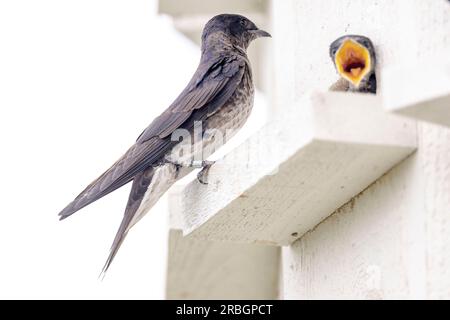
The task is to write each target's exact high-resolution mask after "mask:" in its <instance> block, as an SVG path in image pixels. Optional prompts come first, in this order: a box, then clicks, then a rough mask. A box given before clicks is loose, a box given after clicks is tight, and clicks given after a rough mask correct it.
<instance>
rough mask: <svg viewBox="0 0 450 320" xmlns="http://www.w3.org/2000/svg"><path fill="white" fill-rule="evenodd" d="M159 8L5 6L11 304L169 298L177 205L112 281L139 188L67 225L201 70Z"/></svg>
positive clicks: (0, 210) (129, 4) (4, 282)
mask: <svg viewBox="0 0 450 320" xmlns="http://www.w3.org/2000/svg"><path fill="white" fill-rule="evenodd" d="M156 10H157V7H156V2H155V1H143V0H139V1H138V0H135V1H125V0H122V1H118V0H115V1H112V0H78V1H61V0H54V1H49V0H45V1H43V0H41V1H35V0H28V1H24V0H15V1H3V0H2V1H0V137H1V138H0V139H1V140H0V142H1V158H0V161H1V166H0V170H1V172H0V177H1V180H0V192H1V193H0V195H1V198H0V298H44V299H45V298H61V299H64V298H87V299H89V298H147V299H156V298H164V282H165V279H164V277H165V270H166V259H167V204H166V201H160V202H159V203H158V205H157V206H156V207H155V208H153V210H152V211H151V213H150V214H148V215H147V216H146V218H145V219H143V220H142V221H141V222H140V223H139V224H138V225H137V226H136V227H135V228H133V230H132V231H131V232H130V233H129V235H128V237H127V239H126V241H125V242H124V244H123V246H122V248H121V250H120V251H119V253H118V255H117V256H116V259H115V260H114V262H113V265H112V266H111V268H110V270H109V272H108V273H107V275H106V278H105V279H104V280H103V281H99V280H98V275H99V273H100V271H101V268H102V266H103V264H104V262H105V259H106V257H107V255H108V250H109V247H110V245H111V243H112V240H113V238H114V235H115V233H116V230H117V228H118V226H119V224H120V221H121V219H122V215H123V210H124V208H125V204H126V201H127V198H128V191H129V187H130V186H129V185H128V186H126V187H124V188H122V189H120V190H118V191H116V192H114V193H113V194H111V195H109V196H107V197H105V198H103V199H101V200H99V201H98V202H96V203H94V204H93V205H90V206H89V207H87V208H85V209H83V210H81V211H80V212H79V213H77V214H75V215H74V216H72V217H70V218H68V219H66V220H64V221H62V222H59V221H58V219H57V213H58V212H59V211H60V210H61V209H62V208H64V207H65V205H67V204H68V203H69V202H70V201H71V200H72V199H73V197H74V196H76V195H77V194H78V193H79V192H80V191H81V190H82V189H84V187H85V186H86V185H87V184H88V183H90V182H91V181H92V180H93V179H95V178H96V177H97V176H98V175H99V174H101V173H102V172H103V171H104V170H106V169H107V168H108V167H109V166H110V165H111V164H113V163H114V162H115V160H116V159H117V158H118V157H119V156H121V155H122V153H123V152H124V151H126V150H127V148H128V147H129V146H130V145H131V144H132V143H133V142H134V141H135V139H136V137H137V136H138V135H139V134H140V133H141V131H142V130H143V129H144V128H145V127H146V126H147V125H148V124H149V123H150V122H151V120H152V119H153V118H154V117H155V116H157V115H158V114H159V113H160V112H161V111H162V110H163V109H165V108H166V107H167V106H168V105H169V104H170V103H171V102H172V101H173V100H174V98H176V96H177V94H178V93H179V92H180V91H181V90H182V89H183V87H184V85H185V84H186V83H187V82H188V80H189V79H190V76H191V75H192V73H193V72H194V70H195V68H196V66H197V63H198V59H199V49H198V47H196V46H195V45H194V44H192V43H191V42H190V41H189V40H187V39H185V38H184V37H183V36H182V35H180V34H179V33H178V32H176V31H175V30H174V29H173V28H172V23H171V21H170V19H169V18H168V17H162V16H158V15H157V13H156ZM260 110H262V109H260ZM260 119H262V118H261V117H258V120H257V121H256V122H257V123H258V125H259V124H260ZM253 123H255V121H254V120H253ZM253 127H254V126H253Z"/></svg>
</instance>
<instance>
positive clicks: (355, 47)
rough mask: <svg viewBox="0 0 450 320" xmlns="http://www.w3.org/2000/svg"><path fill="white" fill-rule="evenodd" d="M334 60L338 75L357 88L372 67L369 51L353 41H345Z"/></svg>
mask: <svg viewBox="0 0 450 320" xmlns="http://www.w3.org/2000/svg"><path fill="white" fill-rule="evenodd" d="M334 58H335V61H334V62H335V64H336V68H337V71H338V73H339V74H340V75H341V76H342V77H343V78H345V79H347V80H348V81H350V82H351V83H353V85H355V86H356V87H358V86H359V84H360V83H361V80H362V79H364V77H365V76H366V75H367V74H368V73H369V72H370V70H371V67H372V61H371V56H370V52H369V50H368V49H367V48H366V47H364V46H362V45H361V44H359V43H358V42H356V41H353V40H351V39H348V40H346V41H344V43H343V44H342V45H341V47H340V48H339V50H338V51H337V52H336V55H335V57H334Z"/></svg>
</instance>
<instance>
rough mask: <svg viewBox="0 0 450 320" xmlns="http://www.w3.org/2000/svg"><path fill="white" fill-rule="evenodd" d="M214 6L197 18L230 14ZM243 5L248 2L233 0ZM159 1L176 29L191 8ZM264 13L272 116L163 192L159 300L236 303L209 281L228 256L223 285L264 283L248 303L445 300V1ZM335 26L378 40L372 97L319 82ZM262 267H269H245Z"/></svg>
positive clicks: (449, 7) (448, 94)
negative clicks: (167, 199)
mask: <svg viewBox="0 0 450 320" xmlns="http://www.w3.org/2000/svg"><path fill="white" fill-rule="evenodd" d="M188 2H190V3H191V4H193V5H194V4H195V3H197V2H196V1H193V0H191V1H188ZM160 3H161V4H163V3H171V1H167V0H161V1H160ZM202 3H203V2H202ZM208 3H210V2H208ZM212 3H214V5H213V4H212ZM219 3H225V2H223V1H217V2H216V1H212V2H211V6H212V7H213V8H212V9H211V8H209V5H208V7H207V10H206V9H205V10H206V12H203V11H202V13H201V14H204V15H209V14H210V12H212V11H214V12H216V11H221V10H222V12H223V11H229V10H228V9H227V8H225V7H223V5H220V4H219ZM242 3H245V6H246V5H247V4H248V5H250V4H253V1H249V2H245V1H239V2H236V3H234V2H233V5H236V6H237V7H236V8H239V4H242ZM255 3H257V1H255ZM172 5H173V6H174V7H177V6H176V5H175V4H174V3H172ZM199 6H200V5H199ZM161 8H162V9H161V10H162V12H166V13H170V14H172V15H174V17H175V24H176V23H177V22H176V21H177V19H179V17H181V16H184V13H183V12H184V11H183V10H184V9H180V7H177V10H179V12H176V13H175V11H173V13H171V11H170V10H175V9H170V10H169V9H167V7H164V6H161ZM164 8H166V9H164ZM208 8H209V9H208ZM252 8H255V7H252ZM258 8H262V7H258ZM263 8H264V9H263V10H262V11H258V12H263V14H264V15H265V16H267V15H270V21H271V22H270V24H269V25H271V29H269V31H270V32H271V33H272V35H273V39H272V40H271V41H272V45H273V60H272V62H271V63H272V65H273V67H274V69H273V73H270V72H269V73H268V74H264V73H261V75H262V78H265V79H270V81H265V83H271V85H269V86H266V91H267V92H268V93H269V94H270V95H271V96H272V97H273V99H272V100H271V103H272V106H271V109H272V110H273V113H272V117H271V121H270V122H269V123H268V124H267V125H266V126H265V127H263V128H262V129H261V130H260V131H258V132H256V133H255V134H254V135H253V136H252V137H251V138H249V139H248V140H247V141H246V142H245V143H244V144H242V145H241V146H239V147H238V148H236V149H235V150H233V151H232V152H230V153H229V154H228V155H227V156H226V157H224V158H223V159H222V160H220V161H219V162H217V163H216V164H215V166H213V167H212V169H211V171H210V175H209V185H207V186H204V185H200V184H198V183H197V182H196V181H193V182H191V183H190V184H188V185H187V186H185V187H183V188H182V189H181V190H176V192H175V193H173V194H172V199H173V197H176V199H178V200H177V201H172V202H173V203H176V204H177V205H176V208H175V207H173V208H172V214H173V217H176V218H175V219H172V221H176V222H173V224H172V226H173V227H172V229H173V231H171V236H170V248H171V253H170V258H169V272H168V297H171V298H175V297H176V298H199V297H220V298H233V297H237V298H241V297H243V296H244V295H239V294H240V293H239V292H238V291H234V290H231V291H227V290H226V288H224V287H221V285H218V286H217V287H215V288H214V287H210V285H211V284H212V282H211V281H209V280H203V279H208V278H207V277H205V276H204V275H207V274H210V273H214V271H215V270H220V271H218V272H219V273H218V274H221V272H222V271H223V270H221V269H220V266H222V265H224V264H225V265H227V263H226V262H223V263H221V262H222V260H220V259H218V252H224V253H226V254H225V255H226V256H227V257H230V258H229V260H228V261H233V263H232V264H230V265H232V267H230V269H229V270H228V271H227V272H228V273H227V276H229V278H227V279H228V281H230V282H232V281H233V280H231V278H233V279H234V280H235V281H236V282H235V283H234V284H235V285H237V284H238V283H244V282H245V280H248V282H245V283H246V285H249V283H250V282H252V281H253V282H254V283H258V284H259V285H261V286H262V287H261V289H258V290H257V291H258V292H253V291H246V292H245V296H246V297H250V296H253V295H254V296H253V297H254V298H262V297H268V296H272V297H275V296H278V297H281V298H286V299H317V298H333V299H336V298H338V299H339V298H359V299H361V298H362V299H364V298H368V299H389V298H450V272H449V271H448V270H450V128H448V127H449V126H450V111H449V110H450V81H449V79H450V72H449V70H450V69H449V66H450V60H449V58H448V57H450V36H449V35H450V3H448V1H445V0H442V1H440V0H434V1H425V0H394V1H388V2H380V1H373V0H362V1H352V0H336V1H328V0H303V1H296V0H283V1H272V2H266V5H265V6H264V7H263ZM163 9H164V10H163ZM225 9H227V10H225ZM189 10H193V9H192V7H189ZM199 10H203V9H199ZM208 10H209V11H208ZM252 10H253V9H252ZM233 11H234V12H236V11H238V10H233ZM252 12H254V11H252ZM195 14H196V15H197V13H195ZM189 15H191V12H190V11H189V12H188V11H186V16H189ZM178 21H180V20H178ZM179 28H180V27H179ZM180 29H183V28H180ZM197 32H198V31H197ZM344 34H362V35H365V36H368V37H369V38H371V40H372V41H373V42H374V44H375V47H376V51H377V57H378V69H377V79H378V84H379V91H378V94H377V96H371V95H358V94H351V93H330V92H326V88H328V87H329V86H330V85H331V84H332V83H333V82H334V81H336V80H337V75H336V72H335V70H334V66H333V64H332V62H331V60H330V58H329V56H328V46H329V44H330V43H331V42H332V41H333V40H335V39H336V38H338V37H339V36H342V35H344ZM260 49H261V48H260ZM430 57H432V58H430ZM433 57H438V58H433ZM269 70H270V69H269ZM174 230H175V231H174ZM182 234H183V235H184V236H182ZM257 244H259V245H263V246H258V247H256V245H257ZM274 245H276V246H281V266H282V267H281V269H277V267H276V266H278V259H279V255H278V253H277V250H278V249H276V247H274ZM253 246H255V247H253ZM263 248H265V249H263ZM225 260H226V259H225ZM218 261H219V263H217V262H218ZM238 261H243V264H244V267H242V268H241V269H239V267H238V265H239V262H238ZM262 261H266V262H267V261H270V263H269V264H268V265H269V267H267V269H265V270H263V271H261V273H256V274H254V277H247V276H243V275H248V274H249V273H251V271H250V270H252V268H254V267H255V266H261V263H262ZM252 264H253V266H252ZM261 270H262V269H261ZM263 274H266V275H267V279H269V280H267V281H266V282H264V283H263V284H261V283H260V282H261V279H263V278H264V276H263ZM220 277H222V276H220ZM200 279H202V280H200ZM210 279H214V276H212V277H211V278H210ZM274 279H281V283H280V285H279V290H280V292H279V294H278V295H277V294H276V293H274V292H276V291H277V290H276V289H274V287H273V286H272V285H273V284H274V283H276V280H274ZM269 293H270V294H269Z"/></svg>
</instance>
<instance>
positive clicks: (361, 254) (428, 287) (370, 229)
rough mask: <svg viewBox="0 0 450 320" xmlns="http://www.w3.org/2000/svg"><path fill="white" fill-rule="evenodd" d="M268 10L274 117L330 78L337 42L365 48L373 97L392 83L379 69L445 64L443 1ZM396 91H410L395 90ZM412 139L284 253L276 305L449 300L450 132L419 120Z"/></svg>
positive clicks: (309, 3)
mask: <svg viewBox="0 0 450 320" xmlns="http://www.w3.org/2000/svg"><path fill="white" fill-rule="evenodd" d="M272 7H273V16H272V20H273V39H272V40H273V44H274V49H275V54H274V55H275V59H274V63H275V65H276V66H275V73H274V84H275V88H274V90H275V91H276V92H275V97H276V101H277V104H276V106H278V109H280V111H281V110H282V109H283V108H284V107H285V106H286V105H287V104H290V103H291V101H295V100H296V99H298V97H300V96H301V95H303V94H304V93H305V92H308V91H310V90H315V89H317V88H319V89H320V88H323V89H325V88H328V87H329V86H330V85H331V84H332V83H333V82H334V81H335V80H336V79H337V75H336V72H335V70H334V66H333V63H332V62H331V60H330V59H329V56H328V50H327V48H328V46H329V44H330V43H331V42H332V41H333V40H334V39H336V38H337V37H339V36H341V35H344V34H361V35H365V36H367V37H369V38H370V39H371V40H372V41H373V43H374V45H375V49H376V53H377V58H378V59H377V61H378V69H379V70H377V78H378V84H379V89H380V90H379V94H380V95H381V96H384V95H385V93H384V91H385V90H389V87H390V85H387V84H385V81H388V82H389V81H391V80H392V79H390V78H388V77H387V76H386V75H385V72H384V71H383V70H385V69H389V68H391V67H392V68H395V67H396V66H398V67H401V66H405V65H407V64H408V63H409V65H410V66H414V64H416V63H417V61H423V58H424V57H427V56H432V55H435V54H437V53H438V52H442V53H444V54H446V55H447V58H446V59H444V60H442V61H448V57H449V56H450V33H449V30H450V3H449V1H446V0H443V1H424V0H395V1H373V0H359V1H353V0H335V1H329V0H302V1H297V0H284V1H273V2H272ZM319 17H320V18H319ZM305 26H307V27H305ZM429 67H431V68H434V67H433V61H429V63H427V64H420V65H416V69H415V70H413V71H411V72H409V73H408V77H415V76H416V75H420V74H423V73H422V72H424V71H425V69H426V68H429ZM380 71H381V72H380ZM429 81H430V83H429V84H430V85H437V86H439V85H440V84H439V83H435V81H434V79H431V78H430V79H429ZM400 85H405V86H408V83H407V81H406V82H404V83H396V84H395V89H394V90H396V89H398V88H399V86H400ZM420 92H421V91H419V92H418V93H417V92H415V91H413V92H411V94H412V95H414V96H416V97H417V96H418V94H420ZM402 118H404V119H408V118H407V117H402ZM417 138H418V148H417V151H416V152H415V153H414V154H412V155H411V157H409V158H408V159H406V160H405V161H403V162H401V163H399V164H398V165H397V166H396V167H394V168H393V169H392V170H390V171H388V172H387V173H386V174H385V175H383V176H382V177H381V178H380V179H378V180H377V181H376V182H375V183H373V184H372V185H370V186H369V187H368V188H366V189H365V190H364V192H362V193H361V194H359V195H358V196H357V197H355V198H353V199H352V200H351V202H349V203H347V204H346V205H344V206H343V207H342V208H340V209H339V210H337V211H336V212H335V213H334V214H332V215H331V216H330V217H329V218H327V219H325V220H324V221H322V223H320V224H319V225H317V226H316V228H314V229H313V230H311V231H310V232H308V233H307V234H305V235H304V236H303V237H302V238H301V239H300V240H298V241H296V242H294V243H293V244H292V245H291V246H289V247H284V248H283V254H282V265H283V271H282V273H283V283H282V287H283V290H282V295H283V297H284V298H286V299H324V298H331V299H350V298H351V299H394V298H402V299H423V298H440V299H449V298H450V290H449V288H450V272H449V271H450V166H449V163H450V129H449V128H447V127H445V126H441V125H435V124H432V123H428V122H421V121H420V122H418V132H417Z"/></svg>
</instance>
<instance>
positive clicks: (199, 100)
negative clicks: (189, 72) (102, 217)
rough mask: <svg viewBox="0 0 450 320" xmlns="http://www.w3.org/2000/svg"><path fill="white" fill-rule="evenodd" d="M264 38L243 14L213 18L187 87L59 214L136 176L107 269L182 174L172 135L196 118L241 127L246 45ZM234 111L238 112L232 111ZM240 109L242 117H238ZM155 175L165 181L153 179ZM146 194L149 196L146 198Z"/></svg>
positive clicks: (248, 95)
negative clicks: (174, 155)
mask: <svg viewBox="0 0 450 320" xmlns="http://www.w3.org/2000/svg"><path fill="white" fill-rule="evenodd" d="M261 36H269V34H268V33H267V32H264V31H262V30H259V29H258V28H256V26H255V25H254V24H253V23H252V22H251V21H250V20H248V19H246V18H245V17H242V16H239V15H219V16H216V17H214V18H213V19H211V20H210V21H209V22H208V23H207V24H206V26H205V29H204V31H203V35H202V56H201V59H200V64H199V66H198V68H197V71H196V72H195V73H194V75H193V77H192V79H191V81H190V82H189V84H188V85H187V86H186V88H185V89H184V90H183V91H182V92H181V94H180V95H179V96H178V97H177V98H176V99H175V101H174V102H173V103H172V104H171V105H170V106H169V108H168V109H166V110H165V111H164V112H163V113H162V114H161V115H160V116H158V117H157V118H156V119H154V120H153V122H152V123H151V124H150V125H149V126H148V127H147V128H146V129H145V130H144V131H143V132H142V134H141V135H140V136H139V137H138V139H137V141H136V143H135V144H134V145H133V146H131V148H130V149H129V150H128V151H127V152H126V153H125V154H124V155H123V156H122V157H121V158H120V159H119V160H118V161H117V162H116V163H114V164H113V165H112V166H111V168H109V169H108V170H107V171H106V172H105V173H103V174H102V175H101V176H100V177H99V178H97V179H96V180H95V181H94V182H92V183H91V184H90V185H89V186H88V187H87V188H86V189H85V190H83V191H82V192H81V193H80V194H79V195H78V196H77V197H76V198H75V199H74V200H73V201H72V202H71V203H70V204H69V205H68V206H67V207H66V208H64V209H63V210H62V211H61V212H60V213H59V215H60V219H65V218H67V217H68V216H70V215H72V214H73V213H75V212H76V211H78V210H80V209H81V208H83V207H85V206H87V205H89V204H90V203H92V202H94V201H96V200H98V199H100V198H101V197H103V196H105V195H107V194H108V193H110V192H112V191H114V190H116V189H117V188H120V187H121V186H123V185H125V184H126V183H128V182H130V181H132V180H133V186H132V190H131V193H130V197H129V200H128V204H127V207H126V210H125V214H124V219H123V221H122V224H121V226H120V228H119V231H118V232H117V235H116V238H115V240H114V243H113V245H112V248H111V253H110V256H109V258H108V260H107V262H106V265H105V268H104V271H106V270H107V269H108V267H109V265H110V263H111V261H112V259H113V258H114V256H115V254H116V252H117V250H118V248H119V247H120V244H121V243H122V241H123V239H124V237H125V235H126V233H127V232H128V230H129V229H130V228H131V226H132V225H133V224H134V223H136V222H137V221H138V220H139V219H140V217H141V216H142V215H143V214H145V212H144V211H145V210H147V206H150V207H151V205H153V204H154V202H155V201H157V199H158V198H159V197H160V196H161V194H162V193H163V192H165V190H167V188H168V187H170V185H171V184H172V183H173V182H174V181H176V179H177V178H179V176H178V173H177V172H178V168H175V169H174V167H173V164H170V163H167V161H166V159H167V155H168V154H170V152H171V150H172V149H173V148H174V147H175V146H176V145H177V144H178V142H177V141H172V140H171V135H172V133H173V132H174V131H175V130H177V129H187V130H188V131H192V129H193V127H194V122H196V121H202V122H204V123H205V128H208V127H211V126H213V127H214V126H220V127H224V126H223V125H224V124H225V127H227V126H226V124H229V126H228V127H231V128H233V127H236V128H239V127H240V126H241V125H242V124H243V122H245V120H246V119H247V117H248V114H249V111H250V110H251V107H252V104H253V83H252V81H251V68H250V65H249V61H248V58H247V55H246V49H247V46H248V45H249V43H250V42H251V41H252V40H253V39H256V38H258V37H261ZM247 109H248V110H247ZM233 110H234V111H237V112H234V113H233V112H231V111H233ZM241 111H243V116H242V117H241V118H240V113H241ZM162 173H164V175H163V174H162ZM158 174H159V175H158ZM157 175H158V177H163V178H159V179H164V180H167V182H165V181H163V182H161V181H155V180H154V179H156V177H155V176H157ZM152 179H153V180H152ZM146 194H147V195H149V196H148V197H147V198H146ZM149 198H150V199H149ZM144 202H145V203H144ZM149 204H150V205H149ZM139 211H142V212H139Z"/></svg>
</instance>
